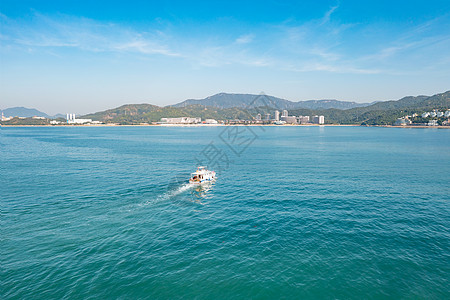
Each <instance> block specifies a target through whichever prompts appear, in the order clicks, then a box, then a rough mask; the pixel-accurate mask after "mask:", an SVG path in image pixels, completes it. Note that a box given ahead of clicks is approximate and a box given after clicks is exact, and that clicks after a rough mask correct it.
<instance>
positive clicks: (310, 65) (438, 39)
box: [0, 0, 450, 114]
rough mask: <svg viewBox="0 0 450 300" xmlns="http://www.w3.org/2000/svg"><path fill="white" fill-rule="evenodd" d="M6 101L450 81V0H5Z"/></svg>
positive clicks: (176, 98) (170, 98) (359, 90)
mask: <svg viewBox="0 0 450 300" xmlns="http://www.w3.org/2000/svg"><path fill="white" fill-rule="evenodd" d="M0 25H1V26H0V109H4V108H8V107H14V106H25V107H29V108H37V109H39V110H41V111H44V112H46V113H48V114H56V113H64V114H65V113H68V112H71V113H77V114H85V113H90V112H96V111H101V110H105V109H108V108H114V107H117V106H120V105H123V104H129V103H151V104H155V105H161V106H164V105H169V104H175V103H177V102H181V101H183V100H185V99H200V98H205V97H208V96H210V95H213V94H216V93H221V92H226V93H252V94H259V93H261V92H264V93H266V94H268V95H273V96H277V97H281V98H284V99H288V100H291V101H300V100H311V99H337V100H343V101H355V102H371V101H383V100H396V99H400V98H402V97H404V96H409V95H413V96H415V95H433V94H436V93H441V92H445V91H447V90H450V1H448V0H442V1H435V0H428V1H414V0H408V1H403V0H398V1H392V0H389V1H385V0H377V1H360V0H358V1H349V0H339V1H336V0H333V1H284V0H282V1H270V0H269V1H217V2H215V1H132V0H129V1H114V0H110V1H100V0H98V1H82V0H78V1H73V0H66V1H51V0H48V1H38V0H28V1H26V0H23V1H21V0H1V2H0Z"/></svg>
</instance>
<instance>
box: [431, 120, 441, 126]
mask: <svg viewBox="0 0 450 300" xmlns="http://www.w3.org/2000/svg"><path fill="white" fill-rule="evenodd" d="M438 125H439V124H438V121H437V120H430V121H429V122H428V126H438Z"/></svg>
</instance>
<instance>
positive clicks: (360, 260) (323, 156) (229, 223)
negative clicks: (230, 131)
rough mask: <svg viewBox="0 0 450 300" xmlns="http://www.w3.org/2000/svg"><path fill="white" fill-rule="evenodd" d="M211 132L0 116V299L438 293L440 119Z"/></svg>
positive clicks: (441, 279)
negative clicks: (212, 159)
mask: <svg viewBox="0 0 450 300" xmlns="http://www.w3.org/2000/svg"><path fill="white" fill-rule="evenodd" d="M224 130H225V127H206V128H183V127H176V128H164V127H155V126H151V127H98V128H92V127H91V128H83V127H64V128H56V127H55V128H51V127H41V128H39V127H36V128H32V127H29V128H25V127H23V128H2V129H1V131H0V134H1V135H0V166H1V170H0V172H1V177H0V182H1V185H0V188H1V219H0V222H1V240H0V243H1V253H2V259H1V268H0V274H1V285H0V295H1V298H3V299H19V298H21V299H30V298H41V299H49V298H55V299H59V298H69V299H82V298H101V299H113V298H126V299H136V298H149V299H155V298H158V299H177V298H194V297H196V298H199V299H214V298H218V299H231V298H232V299H249V298H258V299H273V298H280V297H284V298H297V299H298V298H302V299H317V298H339V299H343V298H353V299H361V298H364V299H371V298H373V299H385V298H391V299H398V298H427V299H446V298H447V299H448V298H450V292H449V288H448V286H449V280H450V275H449V274H450V205H449V204H450V203H449V201H450V200H449V194H450V188H449V186H450V185H449V174H450V151H449V149H450V131H449V130H438V129H397V128H364V127H282V128H281V127H264V128H263V129H261V128H258V127H252V130H253V133H254V139H252V140H251V142H249V143H248V145H246V146H247V147H245V148H241V149H240V150H237V149H236V148H233V147H229V146H227V145H226V144H225V142H229V143H231V140H230V139H227V137H229V136H228V135H226V134H225V135H224V134H223V132H224ZM247 133H248V132H247ZM220 137H222V139H221V138H220ZM223 137H225V139H224V138H223ZM211 142H213V144H210V143H211ZM234 142H235V141H234ZM211 145H214V146H215V147H216V148H217V149H219V150H220V151H221V153H225V154H226V155H227V157H228V159H229V160H228V161H227V165H226V166H224V165H222V166H221V167H222V169H221V170H218V169H216V171H218V173H219V174H218V179H217V181H216V182H215V183H214V184H212V185H210V186H205V187H204V188H192V187H189V186H188V185H186V183H187V179H188V177H189V173H190V172H193V171H195V168H196V166H197V165H198V162H197V160H196V159H198V158H199V156H202V155H203V156H204V155H205V153H206V152H205V149H207V150H211V149H213V148H211ZM241 146H242V144H241ZM208 147H209V148H208ZM242 149H243V150H242ZM241 150H242V151H241ZM202 151H203V152H202ZM207 153H209V154H208V155H209V156H211V155H212V154H213V153H212V152H211V151H210V152H207ZM216 154H217V153H216Z"/></svg>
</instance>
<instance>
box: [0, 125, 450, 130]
mask: <svg viewBox="0 0 450 300" xmlns="http://www.w3.org/2000/svg"><path fill="white" fill-rule="evenodd" d="M222 126H252V127H256V126H263V127H266V126H267V127H381V128H422V129H424V128H435V129H450V126H423V125H419V126H409V125H407V126H393V125H357V124H321V125H319V124H304V125H300V124H284V125H275V124H189V125H188V124H135V125H120V124H96V125H84V124H78V125H0V128H1V127H8V128H9V127H55V128H57V127H89V128H91V127H196V128H198V127H222Z"/></svg>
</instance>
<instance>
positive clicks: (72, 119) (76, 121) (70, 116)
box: [67, 114, 92, 124]
mask: <svg viewBox="0 0 450 300" xmlns="http://www.w3.org/2000/svg"><path fill="white" fill-rule="evenodd" d="M91 122H92V119H77V118H76V115H75V114H67V124H86V123H91Z"/></svg>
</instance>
